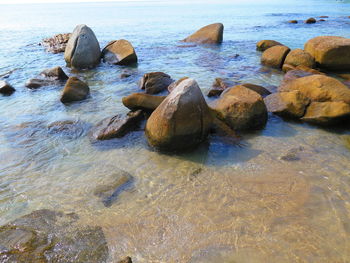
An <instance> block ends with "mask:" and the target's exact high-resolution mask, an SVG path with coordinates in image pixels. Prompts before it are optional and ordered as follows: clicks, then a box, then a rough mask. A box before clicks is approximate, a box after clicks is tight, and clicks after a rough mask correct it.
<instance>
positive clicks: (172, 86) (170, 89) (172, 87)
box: [168, 77, 188, 92]
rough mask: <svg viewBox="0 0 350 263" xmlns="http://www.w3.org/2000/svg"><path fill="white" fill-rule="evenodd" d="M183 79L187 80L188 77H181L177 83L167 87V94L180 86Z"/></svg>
mask: <svg viewBox="0 0 350 263" xmlns="http://www.w3.org/2000/svg"><path fill="white" fill-rule="evenodd" d="M185 79H188V77H182V78H181V79H178V80H177V81H175V82H173V83H171V84H170V85H169V86H168V91H169V92H172V91H173V89H175V88H176V87H177V85H179V84H180V82H181V81H183V80H185Z"/></svg>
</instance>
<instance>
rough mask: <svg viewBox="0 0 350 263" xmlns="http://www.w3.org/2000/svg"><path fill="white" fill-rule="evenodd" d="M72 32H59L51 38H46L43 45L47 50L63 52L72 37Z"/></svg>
mask: <svg viewBox="0 0 350 263" xmlns="http://www.w3.org/2000/svg"><path fill="white" fill-rule="evenodd" d="M71 35H72V34H71V33H65V34H58V35H55V36H53V37H50V38H45V39H43V41H42V42H41V45H42V46H44V47H46V51H47V52H50V53H54V54H56V53H61V52H64V51H65V50H66V46H67V43H68V41H69V38H70V37H71Z"/></svg>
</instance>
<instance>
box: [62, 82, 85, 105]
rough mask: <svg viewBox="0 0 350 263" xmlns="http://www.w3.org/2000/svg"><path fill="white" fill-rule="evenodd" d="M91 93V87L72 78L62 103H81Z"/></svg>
mask: <svg viewBox="0 0 350 263" xmlns="http://www.w3.org/2000/svg"><path fill="white" fill-rule="evenodd" d="M89 93H90V88H89V86H88V85H87V84H86V83H85V82H83V81H81V80H80V79H78V78H77V77H70V78H69V79H68V81H67V83H66V85H65V86H64V89H63V92H62V96H61V102H62V103H67V102H72V101H80V100H84V99H86V98H87V96H88V95H89Z"/></svg>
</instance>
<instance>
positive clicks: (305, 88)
mask: <svg viewBox="0 0 350 263" xmlns="http://www.w3.org/2000/svg"><path fill="white" fill-rule="evenodd" d="M283 90H284V91H288V90H289V91H292V90H299V91H300V92H301V93H302V94H303V95H304V96H306V97H307V98H309V99H310V100H311V101H317V102H324V101H344V102H345V103H348V104H350V89H349V88H348V87H347V86H345V85H344V84H343V83H341V82H340V81H339V80H337V79H335V78H331V77H328V76H324V75H311V76H306V77H302V78H298V79H295V80H293V81H290V82H288V83H287V84H286V85H284V87H283Z"/></svg>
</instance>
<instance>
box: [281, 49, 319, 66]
mask: <svg viewBox="0 0 350 263" xmlns="http://www.w3.org/2000/svg"><path fill="white" fill-rule="evenodd" d="M284 63H285V64H289V65H292V66H294V67H297V66H300V65H303V66H306V67H309V68H313V67H315V59H314V58H313V57H312V56H311V55H310V54H309V53H307V52H306V51H304V50H302V49H299V48H297V49H293V50H292V51H290V52H289V53H288V55H287V57H286V59H285V61H284Z"/></svg>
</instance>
